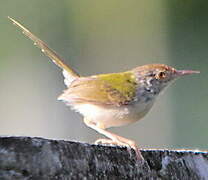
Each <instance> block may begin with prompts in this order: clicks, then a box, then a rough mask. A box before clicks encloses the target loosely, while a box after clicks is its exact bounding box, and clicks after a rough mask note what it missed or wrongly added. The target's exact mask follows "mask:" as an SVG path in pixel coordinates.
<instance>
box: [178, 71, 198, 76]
mask: <svg viewBox="0 0 208 180" xmlns="http://www.w3.org/2000/svg"><path fill="white" fill-rule="evenodd" d="M198 73H200V71H192V70H176V76H184V75H189V74H198Z"/></svg>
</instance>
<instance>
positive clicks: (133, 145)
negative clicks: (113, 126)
mask: <svg viewBox="0 0 208 180" xmlns="http://www.w3.org/2000/svg"><path fill="white" fill-rule="evenodd" d="M85 123H86V125H87V126H89V127H91V128H92V129H94V130H96V131H97V132H99V133H100V134H103V135H104V136H106V137H108V138H110V139H111V140H106V142H108V143H109V142H111V143H113V144H116V145H121V146H123V145H125V146H130V147H131V148H132V149H134V151H135V153H136V156H137V159H138V160H144V158H143V156H142V155H141V152H140V150H139V149H138V148H137V145H136V143H135V142H134V141H132V140H129V139H126V138H124V137H121V136H118V135H116V134H114V133H111V132H109V131H106V130H104V129H102V128H100V127H98V126H96V124H95V123H92V122H90V121H85Z"/></svg>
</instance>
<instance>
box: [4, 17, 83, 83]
mask: <svg viewBox="0 0 208 180" xmlns="http://www.w3.org/2000/svg"><path fill="white" fill-rule="evenodd" d="M8 18H9V19H10V20H11V21H12V23H13V24H14V25H16V26H17V27H19V28H20V29H21V30H22V33H23V34H24V35H25V36H27V37H28V38H30V39H31V40H32V41H33V42H34V45H36V46H37V47H38V48H40V49H41V51H42V52H43V53H44V54H45V55H46V56H48V57H49V58H50V59H51V60H52V61H53V62H54V63H55V64H56V65H57V66H59V67H60V68H62V69H63V75H64V77H65V80H64V82H65V84H66V85H67V86H69V85H70V84H71V82H72V81H73V80H74V79H76V78H78V77H80V76H79V74H78V73H76V71H75V70H73V69H72V68H71V67H69V66H67V65H66V64H64V63H63V60H62V59H61V58H60V57H59V55H58V54H57V53H56V52H55V51H53V50H52V49H50V48H49V47H48V46H47V45H46V43H44V42H43V41H42V40H40V39H39V38H38V37H37V36H35V35H34V34H33V33H31V32H30V31H29V30H28V29H27V28H25V27H24V26H23V25H21V24H20V23H19V22H17V21H16V20H14V19H13V18H11V17H9V16H8Z"/></svg>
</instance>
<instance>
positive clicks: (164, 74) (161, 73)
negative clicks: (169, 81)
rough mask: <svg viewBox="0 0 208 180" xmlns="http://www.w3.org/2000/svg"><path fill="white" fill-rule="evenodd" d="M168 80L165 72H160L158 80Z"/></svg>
mask: <svg viewBox="0 0 208 180" xmlns="http://www.w3.org/2000/svg"><path fill="white" fill-rule="evenodd" d="M164 78H166V73H165V72H164V71H161V72H159V73H158V74H156V79H164Z"/></svg>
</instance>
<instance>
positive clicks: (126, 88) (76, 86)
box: [59, 72, 136, 106]
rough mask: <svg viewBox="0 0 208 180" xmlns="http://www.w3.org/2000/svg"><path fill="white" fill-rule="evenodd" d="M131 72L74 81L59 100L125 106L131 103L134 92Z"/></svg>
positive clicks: (134, 86) (133, 79)
mask: <svg viewBox="0 0 208 180" xmlns="http://www.w3.org/2000/svg"><path fill="white" fill-rule="evenodd" d="M135 84H136V81H135V77H134V75H133V73H132V72H124V73H114V74H101V75H95V76H90V77H86V78H84V77H83V78H78V79H77V80H75V81H74V82H73V83H72V84H71V86H70V87H69V89H68V90H66V91H65V92H64V93H63V94H62V95H61V96H60V97H59V100H64V101H66V102H68V103H69V104H70V102H71V103H87V102H90V103H95V104H101V105H118V106H119V105H125V104H129V103H130V102H132V100H133V99H134V97H135V92H136V85H135Z"/></svg>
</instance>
